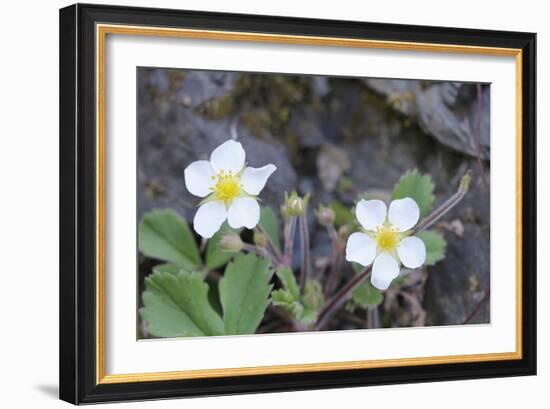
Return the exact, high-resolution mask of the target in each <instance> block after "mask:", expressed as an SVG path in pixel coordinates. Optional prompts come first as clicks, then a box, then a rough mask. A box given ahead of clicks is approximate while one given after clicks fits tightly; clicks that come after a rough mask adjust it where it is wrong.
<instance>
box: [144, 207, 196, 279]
mask: <svg viewBox="0 0 550 409" xmlns="http://www.w3.org/2000/svg"><path fill="white" fill-rule="evenodd" d="M138 241H139V249H140V250H141V252H142V253H143V254H145V255H146V256H147V257H151V258H155V259H159V260H164V261H167V262H170V263H172V264H176V265H178V266H181V267H183V268H185V269H187V270H192V269H194V268H196V267H198V266H199V265H200V264H201V258H200V255H199V249H198V248H197V243H196V242H195V238H194V237H193V234H192V233H191V231H190V230H189V226H188V225H187V222H186V221H185V220H183V219H182V218H181V217H179V216H178V215H177V214H176V212H174V211H173V210H170V209H166V210H153V211H152V212H149V213H147V214H145V215H144V216H143V220H142V221H141V223H140V225H139V240H138Z"/></svg>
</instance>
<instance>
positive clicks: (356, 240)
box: [346, 233, 376, 266]
mask: <svg viewBox="0 0 550 409" xmlns="http://www.w3.org/2000/svg"><path fill="white" fill-rule="evenodd" d="M374 256H376V241H374V239H373V238H371V237H369V236H367V235H366V234H365V233H353V234H352V235H351V236H349V238H348V242H347V244H346V260H348V261H355V262H356V263H359V264H361V265H362V266H368V265H369V264H370V263H372V260H374Z"/></svg>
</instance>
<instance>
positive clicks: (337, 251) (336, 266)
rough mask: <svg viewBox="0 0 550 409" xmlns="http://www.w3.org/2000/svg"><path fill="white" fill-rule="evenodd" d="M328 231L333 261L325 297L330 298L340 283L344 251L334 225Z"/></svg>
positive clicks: (328, 227)
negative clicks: (338, 282) (337, 283)
mask: <svg viewBox="0 0 550 409" xmlns="http://www.w3.org/2000/svg"><path fill="white" fill-rule="evenodd" d="M327 230H328V234H329V236H330V239H331V241H332V260H331V263H330V273H329V275H328V278H327V282H326V285H325V297H327V296H329V295H330V294H332V292H333V291H334V286H335V285H336V282H337V281H338V276H339V275H340V271H341V269H340V266H341V264H342V249H341V246H340V240H339V237H338V233H337V232H336V229H335V228H334V226H333V225H329V226H327Z"/></svg>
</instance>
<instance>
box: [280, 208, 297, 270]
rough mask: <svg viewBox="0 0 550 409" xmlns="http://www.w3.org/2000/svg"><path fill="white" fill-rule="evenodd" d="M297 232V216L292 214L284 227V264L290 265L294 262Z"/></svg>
mask: <svg viewBox="0 0 550 409" xmlns="http://www.w3.org/2000/svg"><path fill="white" fill-rule="evenodd" d="M295 232H296V216H290V217H289V218H288V219H287V220H286V222H285V227H284V232H283V234H284V243H285V244H284V246H285V248H284V251H283V261H282V262H283V264H285V265H286V266H290V264H292V252H293V248H294V234H295Z"/></svg>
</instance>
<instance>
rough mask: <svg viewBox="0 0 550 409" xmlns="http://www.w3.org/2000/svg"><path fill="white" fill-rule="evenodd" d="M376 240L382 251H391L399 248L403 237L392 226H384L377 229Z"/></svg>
mask: <svg viewBox="0 0 550 409" xmlns="http://www.w3.org/2000/svg"><path fill="white" fill-rule="evenodd" d="M375 240H376V244H377V245H378V247H379V248H380V249H381V250H383V251H390V250H393V249H394V248H396V247H397V245H398V244H399V242H400V241H401V236H400V234H399V232H398V231H397V229H395V228H393V227H392V226H391V224H390V225H383V226H379V227H377V228H376V233H375Z"/></svg>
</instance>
